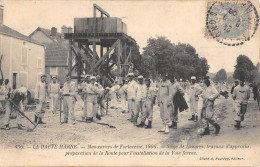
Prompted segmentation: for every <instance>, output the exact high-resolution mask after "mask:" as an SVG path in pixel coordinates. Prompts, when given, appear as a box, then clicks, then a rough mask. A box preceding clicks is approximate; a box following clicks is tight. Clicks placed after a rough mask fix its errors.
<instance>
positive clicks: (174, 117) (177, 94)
mask: <svg viewBox="0 0 260 167" xmlns="http://www.w3.org/2000/svg"><path fill="white" fill-rule="evenodd" d="M170 81H171V86H170V94H169V99H170V100H171V102H172V103H171V107H170V108H169V109H170V115H171V121H172V124H171V126H170V128H173V129H177V124H178V113H179V110H180V111H183V110H185V109H187V108H188V106H187V103H186V101H185V99H184V98H183V96H184V89H183V88H182V86H181V85H180V84H179V83H178V82H177V81H175V77H174V76H171V79H170ZM183 106H184V107H183Z"/></svg>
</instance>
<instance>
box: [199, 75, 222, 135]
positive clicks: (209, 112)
mask: <svg viewBox="0 0 260 167" xmlns="http://www.w3.org/2000/svg"><path fill="white" fill-rule="evenodd" d="M204 83H205V85H206V88H205V91H204V93H203V107H202V127H203V128H204V131H202V132H201V133H200V135H208V134H209V124H211V125H213V126H214V128H215V132H214V134H218V133H219V130H220V126H219V125H218V124H217V123H216V122H215V121H214V120H213V119H212V118H213V116H214V114H215V113H214V111H213V108H214V101H215V99H216V98H217V97H218V96H219V92H218V91H217V89H216V87H215V86H214V82H212V81H211V80H210V78H209V77H208V76H206V77H205V78H204Z"/></svg>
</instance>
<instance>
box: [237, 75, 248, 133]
mask: <svg viewBox="0 0 260 167" xmlns="http://www.w3.org/2000/svg"><path fill="white" fill-rule="evenodd" d="M249 98H250V89H249V87H248V86H247V85H245V79H244V78H241V79H240V85H238V86H236V87H235V88H234V92H233V100H235V111H236V116H235V121H236V125H235V128H236V129H238V130H239V129H240V128H241V122H242V121H244V115H245V113H246V110H247V103H248V99H249Z"/></svg>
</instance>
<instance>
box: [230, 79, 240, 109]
mask: <svg viewBox="0 0 260 167" xmlns="http://www.w3.org/2000/svg"><path fill="white" fill-rule="evenodd" d="M237 85H239V80H236V81H235V85H233V86H232V88H231V91H230V93H231V95H232V96H233V92H234V89H235V87H236V86H237ZM233 111H234V112H235V100H233Z"/></svg>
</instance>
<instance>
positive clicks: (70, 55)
mask: <svg viewBox="0 0 260 167" xmlns="http://www.w3.org/2000/svg"><path fill="white" fill-rule="evenodd" d="M68 61H69V62H68V67H69V75H70V76H71V72H72V71H71V70H72V40H71V39H70V40H69V60H68Z"/></svg>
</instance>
